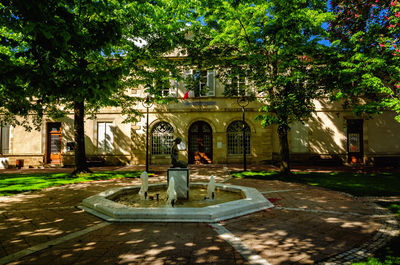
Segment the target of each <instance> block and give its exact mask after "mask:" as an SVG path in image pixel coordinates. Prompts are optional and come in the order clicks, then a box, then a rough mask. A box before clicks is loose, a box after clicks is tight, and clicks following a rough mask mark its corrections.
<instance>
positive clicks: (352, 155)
mask: <svg viewBox="0 0 400 265" xmlns="http://www.w3.org/2000/svg"><path fill="white" fill-rule="evenodd" d="M347 151H348V162H349V163H352V164H355V163H363V156H364V145H363V120H347Z"/></svg>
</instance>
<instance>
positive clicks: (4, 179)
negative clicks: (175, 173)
mask: <svg viewBox="0 0 400 265" xmlns="http://www.w3.org/2000/svg"><path fill="white" fill-rule="evenodd" d="M141 173H142V172H141V171H103V172H94V173H90V174H81V175H78V176H72V175H71V174H69V173H31V174H0V196H7V195H12V194H16V193H21V192H25V191H33V190H40V189H44V188H48V187H53V186H61V185H65V184H71V183H78V182H88V181H94V180H106V179H117V178H138V177H140V174H141ZM149 175H151V173H150V174H149Z"/></svg>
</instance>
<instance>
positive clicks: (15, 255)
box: [0, 222, 110, 265]
mask: <svg viewBox="0 0 400 265" xmlns="http://www.w3.org/2000/svg"><path fill="white" fill-rule="evenodd" d="M109 224H110V223H108V222H101V223H99V224H97V225H94V226H91V227H88V228H86V229H83V230H80V231H77V232H74V233H71V234H68V235H66V236H63V237H60V238H56V239H53V240H50V241H47V242H45V243H41V244H38V245H35V246H31V247H29V248H26V249H24V250H21V251H18V252H16V253H13V254H11V255H8V256H5V257H2V258H0V265H3V264H7V263H10V262H12V261H15V260H18V259H20V258H23V257H25V256H28V255H30V254H32V253H35V252H37V251H40V250H43V249H46V248H49V247H51V246H54V245H58V244H60V243H64V242H65V241H68V240H71V239H74V238H76V237H79V236H82V235H84V234H87V233H90V232H92V231H95V230H97V229H100V228H103V227H105V226H107V225H109Z"/></svg>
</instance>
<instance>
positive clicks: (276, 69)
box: [188, 0, 331, 174]
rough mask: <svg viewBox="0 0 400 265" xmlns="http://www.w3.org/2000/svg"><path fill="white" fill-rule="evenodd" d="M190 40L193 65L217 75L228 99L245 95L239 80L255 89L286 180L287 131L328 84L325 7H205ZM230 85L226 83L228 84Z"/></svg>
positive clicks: (252, 2)
mask: <svg viewBox="0 0 400 265" xmlns="http://www.w3.org/2000/svg"><path fill="white" fill-rule="evenodd" d="M194 16H195V19H196V20H195V22H194V23H193V27H192V28H193V32H194V36H195V37H194V38H193V41H192V43H191V45H190V47H188V50H189V51H190V56H189V57H190V58H191V59H192V61H193V62H194V63H197V64H199V65H201V66H202V67H204V66H205V67H207V66H210V65H213V66H214V67H216V68H217V69H218V75H219V77H220V78H221V79H222V80H224V81H225V82H224V83H227V86H226V94H227V95H238V96H240V95H245V94H246V89H241V90H240V89H239V91H237V90H238V85H237V82H238V81H237V80H240V79H241V78H243V77H245V78H247V79H248V81H249V83H250V84H251V86H253V87H255V88H257V90H258V91H257V95H258V98H257V99H258V100H259V101H260V102H261V103H262V104H263V107H262V108H261V109H260V112H261V113H260V115H259V117H258V119H259V120H260V122H261V124H262V125H263V126H267V125H271V124H276V125H277V128H278V135H279V140H280V146H281V161H282V163H281V172H282V174H290V167H289V146H288V140H287V135H288V130H289V128H290V123H291V122H293V121H303V120H305V119H307V118H308V117H310V115H311V113H312V112H313V111H314V109H315V107H314V103H313V100H314V99H316V98H318V97H319V96H321V95H322V94H323V93H325V92H324V89H323V88H321V84H323V83H324V80H325V81H326V79H327V78H329V75H328V74H327V73H326V71H328V70H327V69H326V68H324V67H321V66H323V65H324V64H326V61H327V58H328V57H329V56H328V55H329V52H330V50H329V48H328V47H327V46H325V45H322V44H320V41H321V40H322V38H323V37H325V36H326V31H325V30H324V29H323V27H322V24H323V23H324V22H326V21H328V20H329V19H330V17H331V16H330V13H328V12H327V10H326V3H325V2H324V1H312V0H290V1H278V0H268V1H257V0H249V1H223V0H215V1H208V2H207V3H203V4H202V5H200V6H199V7H198V9H196V11H195V12H194ZM229 80H230V81H229Z"/></svg>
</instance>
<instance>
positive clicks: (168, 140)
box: [151, 121, 174, 155]
mask: <svg viewBox="0 0 400 265" xmlns="http://www.w3.org/2000/svg"><path fill="white" fill-rule="evenodd" d="M173 141H174V128H172V126H171V124H169V123H168V122H164V121H162V122H159V123H157V124H156V125H155V126H154V127H153V129H152V130H151V153H152V154H153V155H169V154H171V147H172V144H173Z"/></svg>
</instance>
